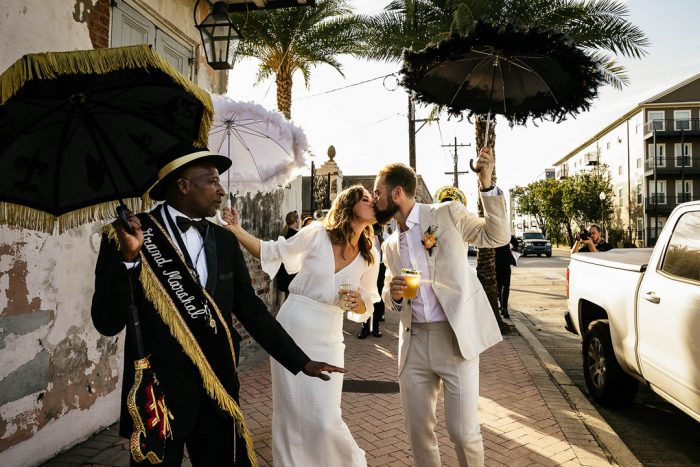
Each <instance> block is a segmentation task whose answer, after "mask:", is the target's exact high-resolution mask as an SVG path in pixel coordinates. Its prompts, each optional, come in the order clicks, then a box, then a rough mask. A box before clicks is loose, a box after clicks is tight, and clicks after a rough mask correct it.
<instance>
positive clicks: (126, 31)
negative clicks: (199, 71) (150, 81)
mask: <svg viewBox="0 0 700 467" xmlns="http://www.w3.org/2000/svg"><path fill="white" fill-rule="evenodd" d="M112 4H113V5H114V7H113V8H112V33H111V35H110V36H111V47H121V46H127V45H137V44H148V45H150V46H151V47H153V49H154V50H155V51H156V52H158V54H159V55H160V56H162V57H163V58H164V59H165V60H167V61H168V63H170V64H171V65H172V66H173V67H174V68H175V69H176V70H177V71H179V72H180V73H182V74H183V75H185V76H186V77H187V78H190V79H192V65H191V63H194V55H193V53H192V49H191V47H187V46H185V45H183V44H181V43H179V42H178V41H176V40H175V39H173V38H172V37H171V36H169V35H168V34H166V33H165V32H164V31H163V30H161V29H159V28H158V27H157V26H156V25H155V24H153V23H152V22H151V21H150V20H149V19H148V18H146V17H145V16H143V15H142V14H141V13H139V12H138V11H136V10H135V9H133V8H131V7H130V6H129V5H127V4H126V3H125V2H124V1H123V0H119V1H116V2H112Z"/></svg>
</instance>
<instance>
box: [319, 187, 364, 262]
mask: <svg viewBox="0 0 700 467" xmlns="http://www.w3.org/2000/svg"><path fill="white" fill-rule="evenodd" d="M364 194H365V187H363V186H362V185H353V186H351V187H349V188H346V189H345V190H343V191H341V192H340V193H339V194H338V196H336V198H335V199H334V200H333V205H332V206H331V209H330V211H328V215H327V216H326V218H325V219H324V221H323V226H324V227H325V228H326V232H328V236H329V237H330V239H331V242H332V243H335V244H337V245H345V244H347V243H348V242H349V241H350V238H351V236H352V233H353V230H352V222H353V220H354V219H355V215H354V214H353V212H352V209H353V208H354V207H355V205H356V204H357V203H359V202H360V201H362V197H363V196H364ZM358 246H359V247H360V254H361V255H362V257H363V258H364V259H365V261H367V264H372V263H373V262H374V256H372V226H367V227H365V228H364V230H363V231H362V234H361V235H360V239H359V241H358Z"/></svg>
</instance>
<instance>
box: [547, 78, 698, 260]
mask: <svg viewBox="0 0 700 467" xmlns="http://www.w3.org/2000/svg"><path fill="white" fill-rule="evenodd" d="M554 166H555V170H556V178H557V179H561V178H564V177H567V176H570V175H574V174H576V173H579V172H581V171H586V170H588V171H591V170H605V171H607V173H606V174H604V175H607V176H608V177H609V178H610V181H611V183H612V186H613V193H614V199H613V206H614V208H613V209H614V212H613V213H612V216H610V217H612V219H611V225H610V227H611V228H613V229H616V230H619V231H622V234H623V238H624V239H625V241H626V242H629V243H633V244H636V245H637V246H651V245H653V244H654V243H655V242H656V238H657V236H658V233H659V232H660V230H661V229H662V228H663V226H664V224H665V222H666V219H667V218H668V215H669V214H670V213H671V211H672V210H673V209H674V208H675V207H676V206H677V205H678V204H679V203H682V202H685V201H691V200H697V199H700V74H698V75H695V76H693V77H692V78H689V79H687V80H685V81H683V82H681V83H679V84H677V85H675V86H673V87H671V88H668V89H666V90H665V91H663V92H661V93H659V94H657V95H655V96H653V97H651V98H649V99H647V100H645V101H643V102H641V103H639V104H638V105H637V106H635V107H634V108H632V109H630V110H629V111H628V112H626V113H625V114H623V115H621V116H620V117H619V118H618V119H616V120H615V121H613V122H611V123H610V124H609V125H607V126H606V127H604V128H602V129H601V130H600V131H599V132H598V133H596V134H595V135H594V136H593V137H591V138H589V139H588V140H586V141H584V142H582V143H581V144H580V145H579V146H577V147H576V148H574V149H573V150H572V151H571V152H569V153H568V154H567V155H566V156H564V157H563V158H561V159H560V160H558V161H557V162H555V163H554Z"/></svg>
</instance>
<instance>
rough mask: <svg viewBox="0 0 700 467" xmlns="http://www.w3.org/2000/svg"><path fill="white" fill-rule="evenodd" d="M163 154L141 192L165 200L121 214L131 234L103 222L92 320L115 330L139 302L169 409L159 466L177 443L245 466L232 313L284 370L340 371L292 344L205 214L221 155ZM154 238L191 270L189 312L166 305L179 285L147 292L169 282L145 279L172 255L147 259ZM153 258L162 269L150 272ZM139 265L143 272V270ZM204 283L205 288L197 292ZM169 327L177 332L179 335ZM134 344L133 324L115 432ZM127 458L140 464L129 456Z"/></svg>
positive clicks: (205, 460)
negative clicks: (152, 179) (146, 190)
mask: <svg viewBox="0 0 700 467" xmlns="http://www.w3.org/2000/svg"><path fill="white" fill-rule="evenodd" d="M162 158H163V160H162V161H160V166H161V167H162V168H161V170H160V172H159V174H158V182H157V183H156V184H155V185H154V186H153V187H152V188H151V191H150V196H151V198H152V199H154V200H158V201H160V200H165V203H163V204H161V205H160V206H158V207H157V208H156V209H154V210H153V211H152V212H151V213H150V214H140V215H138V216H135V215H133V214H130V215H129V217H128V220H129V223H130V224H131V227H132V228H133V229H134V234H130V233H128V232H127V231H126V229H125V228H124V225H123V224H122V223H121V222H119V221H116V222H115V223H114V224H112V226H108V228H107V229H106V231H107V233H106V234H105V235H104V236H103V239H102V245H101V247H100V253H99V256H98V259H97V266H96V270H95V293H94V296H93V301H92V320H93V323H94V325H95V327H96V328H97V330H98V331H99V332H100V333H102V334H104V335H107V336H113V335H116V334H118V333H119V332H121V330H122V329H124V327H125V325H126V323H127V310H128V309H129V304H130V302H131V300H133V303H135V304H136V306H137V308H138V313H139V319H140V328H141V335H142V337H143V344H144V349H145V355H146V356H148V357H149V360H150V364H151V366H152V368H153V369H154V371H155V374H156V376H157V379H158V380H159V382H160V386H161V388H162V389H163V392H164V395H165V402H166V404H167V406H168V408H169V410H170V412H171V413H172V414H173V416H174V418H173V420H172V422H171V427H172V435H173V437H172V440H168V441H167V442H166V450H165V460H164V463H163V465H167V466H179V465H181V463H182V457H183V449H184V446H185V445H186V446H187V450H188V453H189V455H190V460H191V462H192V465H194V466H195V467H197V466H243V465H250V464H251V463H253V462H254V454H252V453H250V452H248V450H247V449H246V443H245V436H244V435H243V434H242V432H241V428H240V427H241V424H242V423H243V419H242V415H240V412H237V410H238V405H237V404H238V394H239V381H238V375H237V373H236V365H237V363H238V361H237V360H238V348H239V342H240V339H241V337H240V335H239V334H238V333H237V332H236V330H235V329H234V327H233V322H232V318H233V316H235V317H236V318H237V319H238V320H239V321H240V323H241V324H242V325H243V326H244V327H245V328H246V330H247V331H248V332H249V333H250V335H251V336H252V337H253V338H254V339H255V340H256V341H258V342H259V343H260V344H261V345H262V347H263V348H264V349H265V350H266V351H267V352H268V353H269V354H270V355H271V356H272V357H274V358H275V359H276V360H277V361H279V362H280V363H281V364H283V365H284V366H285V367H286V368H287V369H288V370H289V371H291V372H292V373H295V374H296V373H298V372H299V371H303V372H304V373H305V374H307V375H309V376H314V377H318V378H321V379H323V380H328V379H329V376H328V375H326V374H324V373H323V372H324V371H326V372H334V371H335V372H344V371H345V370H343V369H342V368H338V367H334V366H332V365H328V364H326V363H323V362H315V361H311V360H310V359H309V357H308V356H307V355H306V354H305V353H304V352H303V351H302V350H301V349H300V348H299V347H298V346H297V345H296V344H295V343H294V341H293V340H292V339H291V337H289V335H288V334H287V333H286V332H285V331H284V329H283V328H282V327H281V326H280V325H279V323H278V322H277V321H276V320H275V318H274V317H273V316H272V315H270V313H269V312H268V310H267V308H266V307H265V305H264V303H263V302H262V301H261V300H260V298H258V296H257V295H256V294H255V290H254V289H253V287H252V284H251V280H250V276H249V273H248V270H247V267H246V264H245V260H244V258H243V255H242V252H241V249H240V247H239V244H238V241H237V240H236V237H235V236H233V235H231V233H229V232H228V231H227V230H225V229H223V228H221V227H219V226H218V225H215V224H212V223H210V222H208V221H206V220H205V219H204V218H205V217H211V216H214V215H215V213H216V210H217V209H218V208H219V206H220V204H221V200H222V198H223V197H224V196H225V192H224V190H223V188H222V186H221V184H220V183H219V174H220V172H223V171H225V170H227V169H228V168H229V166H230V165H231V162H230V160H229V159H228V158H226V157H223V156H219V155H214V154H212V153H210V152H208V151H207V150H203V149H199V148H194V147H192V146H189V145H176V146H174V147H173V148H171V150H169V151H168V152H167V153H166V154H164V155H163V156H162ZM198 219H201V220H198ZM142 225H143V226H144V229H145V231H146V236H144V232H143V231H142ZM154 231H156V232H160V233H161V234H162V237H161V240H160V243H159V244H157V245H156V244H155V243H153V238H155V237H153V236H152V235H151V234H152V233H153V232H154ZM166 235H167V236H166ZM168 238H169V239H170V241H168ZM144 242H145V248H142V246H144ZM156 246H157V247H158V248H160V249H162V250H163V253H164V254H165V253H167V251H170V252H171V253H172V255H171V258H174V259H175V260H176V259H177V258H178V253H176V251H175V248H177V250H179V254H181V255H182V258H183V259H182V260H180V261H181V263H178V264H181V266H182V270H183V271H185V272H188V273H189V272H191V276H190V277H191V278H192V279H190V284H194V285H192V286H191V287H192V289H193V290H191V292H192V299H190V298H187V299H186V300H182V304H181V305H182V310H195V309H196V311H192V312H191V313H190V312H189V311H180V312H178V311H177V310H178V309H177V306H176V305H173V303H175V302H177V299H178V298H182V297H183V296H186V295H182V294H183V293H186V292H190V291H187V290H183V289H182V288H179V289H177V290H176V291H175V292H171V293H172V295H171V297H170V298H171V300H168V299H165V300H158V299H156V298H154V297H156V295H157V290H166V289H168V285H169V282H168V280H167V279H166V280H164V281H163V283H162V284H161V283H157V280H153V279H149V278H148V276H149V272H150V273H152V272H154V271H155V272H161V273H163V274H168V273H167V272H164V271H166V270H169V269H170V268H171V266H173V265H174V264H175V263H177V261H175V260H173V259H170V260H167V261H162V258H161V263H168V262H170V264H160V263H158V264H156V263H151V264H149V258H150V256H148V255H149V254H150V253H152V251H150V250H151V248H156ZM146 250H149V251H148V252H147V251H146ZM166 250H167V251H166ZM158 254H159V253H158ZM185 263H186V266H185ZM158 266H164V268H163V269H161V270H158ZM144 268H145V272H146V273H145V274H142V270H143V269H144ZM188 269H189V271H188ZM183 275H185V274H183ZM187 275H189V274H187ZM156 276H158V274H155V273H154V274H151V277H156ZM168 277H171V278H172V277H176V276H172V275H171V276H168ZM149 280H151V282H148V281H149ZM185 282H186V281H184V280H183V281H182V283H183V284H185ZM144 284H150V285H154V284H155V285H156V287H155V288H154V287H152V286H150V287H144ZM180 286H181V285H180V284H179V283H178V285H177V287H180ZM205 286H206V288H205V289H206V292H204V291H203V290H202V288H204V287H205ZM185 289H186V288H185ZM194 289H198V290H194ZM153 290H156V292H153ZM173 290H175V289H173ZM163 293H166V292H163ZM195 295H196V296H198V297H200V298H201V297H204V298H202V299H201V304H197V305H196V306H192V303H194V302H192V301H191V300H193V299H194V297H195ZM162 297H165V295H161V298H162ZM206 297H208V298H206ZM207 300H209V301H207ZM200 305H201V307H200ZM208 305H209V306H208ZM178 313H179V314H178ZM183 323H184V324H183ZM178 326H180V327H178ZM177 329H180V330H181V331H182V330H183V329H184V332H180V333H179V334H178V332H177ZM188 339H189V340H188ZM133 342H134V335H133V331H132V329H131V328H128V329H127V333H126V343H125V352H124V378H123V387H122V407H121V425H120V430H119V432H120V435H122V436H124V437H127V438H128V437H130V436H131V433H132V431H133V425H132V419H131V416H130V414H129V411H128V407H127V398H128V392H129V389H130V388H131V387H132V385H133V382H134V350H133ZM212 381H213V382H212ZM212 388H213V389H212ZM217 390H218V392H217ZM231 401H235V404H234V403H232V402H231ZM231 407H233V410H231ZM236 424H238V425H237V426H238V429H237V428H236ZM132 465H140V464H137V463H136V462H135V461H134V460H133V458H132Z"/></svg>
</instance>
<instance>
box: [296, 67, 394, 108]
mask: <svg viewBox="0 0 700 467" xmlns="http://www.w3.org/2000/svg"><path fill="white" fill-rule="evenodd" d="M395 73H396V72H394V73H389V74H386V75H381V76H377V77H375V78H370V79H366V80H364V81H359V82H357V83H352V84H348V85H347V86H342V87H340V88H335V89H329V90H328V91H323V92H319V93H318V94H311V95H310V96H304V97H300V98H299V99H293V100H292V102H297V101H303V100H305V99H311V98H312V97H318V96H323V95H324V94H330V93H332V92H336V91H342V90H343V89H347V88H352V87H354V86H359V85H361V84H366V83H370V82H372V81H376V80H378V79H383V78H386V77H387V76H391V75H393V74H395Z"/></svg>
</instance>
